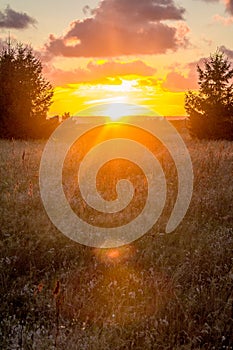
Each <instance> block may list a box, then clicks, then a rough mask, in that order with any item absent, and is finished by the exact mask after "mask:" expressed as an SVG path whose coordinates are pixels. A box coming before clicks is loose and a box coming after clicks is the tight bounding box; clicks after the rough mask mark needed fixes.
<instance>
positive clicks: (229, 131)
mask: <svg viewBox="0 0 233 350" xmlns="http://www.w3.org/2000/svg"><path fill="white" fill-rule="evenodd" d="M197 70H198V74H199V82H198V84H199V86H200V88H199V91H198V92H197V93H195V92H192V91H189V92H188V93H187V94H186V96H185V109H186V112H187V113H188V115H189V119H188V127H189V131H190V134H191V135H192V136H195V137H198V138H207V139H228V140H232V139H233V84H232V83H231V79H232V77H233V67H232V66H231V63H230V62H229V60H228V58H226V57H225V56H224V54H223V53H222V52H219V51H217V52H216V53H215V54H214V55H211V56H210V57H209V58H208V59H206V60H205V62H204V69H201V67H200V66H199V65H198V66H197Z"/></svg>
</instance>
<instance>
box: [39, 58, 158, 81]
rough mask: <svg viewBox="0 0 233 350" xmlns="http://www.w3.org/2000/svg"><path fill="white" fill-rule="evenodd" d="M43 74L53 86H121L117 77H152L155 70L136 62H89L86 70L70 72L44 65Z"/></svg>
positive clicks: (79, 69)
mask: <svg viewBox="0 0 233 350" xmlns="http://www.w3.org/2000/svg"><path fill="white" fill-rule="evenodd" d="M44 72H45V74H46V76H47V77H48V78H49V79H50V80H51V81H52V82H53V84H54V85H65V84H72V83H73V84H74V83H87V82H96V81H98V82H100V83H105V84H106V81H107V82H108V84H117V82H118V83H119V84H121V80H119V79H117V76H126V75H139V76H150V75H153V74H154V73H155V72H156V70H155V69H154V68H152V67H151V66H148V65H147V64H145V63H144V62H142V61H139V60H138V61H133V62H127V63H120V62H118V61H108V62H105V63H103V64H96V63H95V62H89V64H88V65H87V67H86V69H81V68H77V69H74V70H72V71H64V70H61V69H57V68H54V67H52V66H51V65H45V69H44ZM109 78H111V79H109ZM108 79H109V80H108Z"/></svg>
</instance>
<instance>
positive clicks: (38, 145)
mask: <svg viewBox="0 0 233 350" xmlns="http://www.w3.org/2000/svg"><path fill="white" fill-rule="evenodd" d="M184 137H185V140H186V144H187V146H188V148H189V151H190V154H191V158H192V161H193V168H194V176H195V179H194V192H193V198H192V202H191V205H190V208H189V210H188V212H187V215H186V217H185V218H184V220H183V222H182V223H181V224H180V225H179V227H178V228H177V229H176V231H175V232H173V233H171V234H164V228H165V224H166V222H167V219H168V216H169V213H170V211H171V207H172V205H173V204H174V199H175V196H176V193H177V186H176V180H177V175H176V171H175V169H174V164H173V162H172V160H171V159H170V157H169V155H168V153H167V152H166V150H164V151H163V152H161V153H160V156H159V158H160V161H161V164H162V165H163V168H164V172H165V174H166V179H167V182H168V198H167V203H166V207H165V210H164V212H163V214H162V216H161V218H160V219H159V221H158V222H157V223H156V224H155V226H154V227H153V229H152V230H151V231H150V232H148V234H147V235H145V236H144V237H142V238H141V239H140V240H138V241H136V242H134V243H132V244H131V245H129V246H125V247H122V248H119V249H110V250H100V249H94V248H89V247H85V246H81V245H79V244H78V243H75V242H73V241H71V240H69V239H68V238H66V237H65V236H64V235H62V234H61V233H60V232H59V231H58V230H57V229H56V228H55V227H54V226H53V225H52V223H51V222H50V221H49V219H48V217H47V215H46V212H45V210H44V208H43V205H42V202H41V199H40V193H39V185H38V179H39V163H40V157H41V154H42V151H43V147H44V144H45V143H44V142H43V141H38V142H23V141H0V157H1V158H0V166H1V170H0V171H1V175H0V178H1V190H0V198H1V199H0V200H1V223H0V231H1V242H0V246H1V253H0V254H1V255H0V264H1V279H0V294H1V304H0V314H1V321H0V335H1V340H0V342H1V343H0V348H1V349H25V350H26V349H36V350H42V349H44V350H49V349H61V350H63V349H64V350H65V349H69V350H74V349H77V350H89V349H93V350H94V349H96V350H99V349H103V350H107V349H112V350H113V349H114V350H115V349H118V350H120V349H122V350H123V349H135V350H136V349H145V350H149V349H155V350H163V349H171V350H173V349H174V350H175V349H177V350H188V349H195V350H197V349H216V350H217V349H233V337H232V334H233V268H232V266H233V264H232V262H233V261H232V260H233V254H232V252H233V229H232V227H233V214H232V212H233V210H232V209H233V200H232V194H233V176H232V175H233V144H232V143H230V142H226V141H216V142H215V141H209V142H208V141H196V140H191V139H189V137H188V136H187V135H184ZM74 154H76V158H77V161H78V159H79V155H78V154H77V153H73V156H72V153H71V155H70V157H68V160H67V170H66V171H65V174H64V177H66V178H67V181H68V183H69V181H70V183H72V181H71V174H72V169H73V168H74V166H75V164H76V163H75V162H74V159H75V157H74ZM112 166H114V164H113V165H112ZM115 168H116V169H122V167H118V166H115ZM110 170H111V167H110V168H106V169H105V172H106V173H105V176H110V178H111V177H112V180H113V183H115V182H114V181H115V178H114V179H113V177H114V176H115V177H118V176H121V175H122V174H121V172H119V173H117V172H114V175H113V174H112V172H111V171H110ZM135 172H137V169H133V172H132V174H131V175H129V176H131V178H132V180H134V178H135V177H136V179H137V180H135V181H136V182H135V184H136V185H137V186H141V187H140V190H139V194H138V195H139V200H140V201H138V202H137V203H141V201H142V202H143V200H144V196H145V193H144V188H143V186H144V185H143V183H144V182H143V181H142V184H141V185H140V184H138V183H137V181H138V179H140V176H141V175H140V174H138V173H135ZM127 176H128V175H127ZM104 184H105V185H106V181H104ZM111 184H112V183H111V181H110V180H109V186H110V187H111ZM101 186H102V185H101V183H100V187H101ZM73 187H74V186H73ZM110 187H108V186H107V188H106V186H102V188H101V190H102V191H103V193H104V192H106V191H107V194H106V193H105V195H106V198H108V191H109V193H110V190H111V189H110ZM67 188H68V189H67ZM69 188H70V187H69V186H68V185H67V186H66V192H67V193H66V194H67V197H68V198H69ZM70 191H71V190H70ZM75 196H77V192H75V189H74V188H73V189H72V195H70V198H69V199H70V201H71V202H72V197H73V202H74V198H76V197H75ZM109 196H110V197H111V195H109ZM140 196H141V197H140ZM75 203H76V204H73V205H74V210H76V211H77V212H78V213H79V214H80V213H81V214H82V215H84V217H85V215H86V216H89V217H92V216H93V215H94V214H93V213H90V212H88V210H87V211H85V207H84V206H83V204H82V203H81V202H80V201H79V200H78V199H77V198H76V202H75ZM75 205H76V208H75ZM137 209H138V207H137V206H134V209H132V210H131V211H130V210H128V211H127V213H126V214H125V215H126V216H127V218H122V217H121V219H122V220H123V219H128V216H130V215H133V216H134V215H136V214H135V210H136V211H137ZM87 219H88V218H87ZM93 220H95V217H94V218H93ZM98 220H99V224H101V220H102V221H103V219H101V218H99V219H98Z"/></svg>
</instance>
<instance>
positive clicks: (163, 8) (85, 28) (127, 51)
mask: <svg viewBox="0 0 233 350" xmlns="http://www.w3.org/2000/svg"><path fill="white" fill-rule="evenodd" d="M84 11H86V12H90V13H91V17H89V18H86V19H85V20H83V21H79V20H77V21H74V22H73V23H72V24H71V27H70V30H69V31H68V33H67V34H66V35H65V36H63V37H60V38H56V37H54V36H53V35H51V36H50V41H49V43H48V44H47V45H46V49H47V52H48V53H50V54H52V55H55V56H56V55H61V56H67V57H91V56H92V57H111V56H121V55H137V54H159V53H165V52H166V51H167V50H168V49H171V50H177V48H178V47H179V46H180V45H182V43H181V40H180V39H181V38H179V40H178V39H177V32H178V29H177V26H175V25H174V24H172V22H171V23H170V24H169V25H168V24H167V23H166V24H165V23H163V22H162V21H163V20H171V21H176V20H183V15H184V12H185V10H184V9H183V8H181V7H178V6H176V5H175V4H174V1H173V0H147V1H142V0H103V1H102V2H100V4H99V6H98V7H97V8H96V9H94V10H90V9H89V8H87V7H86V8H85V9H84ZM178 34H179V33H178ZM75 40H76V42H75ZM183 44H184V45H185V44H186V42H185V40H184V43H183Z"/></svg>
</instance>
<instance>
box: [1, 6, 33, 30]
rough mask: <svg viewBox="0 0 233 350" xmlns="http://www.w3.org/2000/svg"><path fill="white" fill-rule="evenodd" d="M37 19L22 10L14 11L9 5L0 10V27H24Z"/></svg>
mask: <svg viewBox="0 0 233 350" xmlns="http://www.w3.org/2000/svg"><path fill="white" fill-rule="evenodd" d="M36 23H37V21H36V20H35V19H34V18H32V17H30V16H29V15H28V14H26V13H24V12H16V11H15V10H12V9H11V8H10V6H7V7H6V9H5V10H4V11H0V28H9V29H11V28H12V29H26V28H28V27H29V26H30V25H35V24H36Z"/></svg>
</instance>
